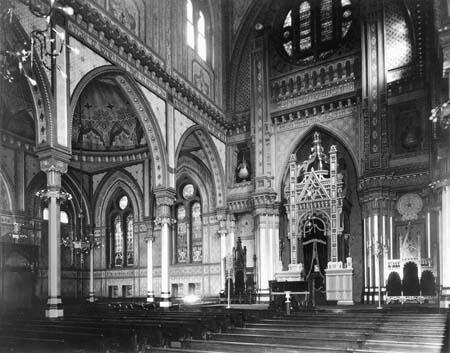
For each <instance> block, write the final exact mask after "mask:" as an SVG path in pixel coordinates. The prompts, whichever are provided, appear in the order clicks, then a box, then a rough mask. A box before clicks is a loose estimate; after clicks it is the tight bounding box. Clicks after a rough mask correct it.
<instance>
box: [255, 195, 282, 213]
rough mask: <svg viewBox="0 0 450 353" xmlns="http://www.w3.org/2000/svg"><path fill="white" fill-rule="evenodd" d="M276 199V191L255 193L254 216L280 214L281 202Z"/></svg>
mask: <svg viewBox="0 0 450 353" xmlns="http://www.w3.org/2000/svg"><path fill="white" fill-rule="evenodd" d="M276 199H277V193H276V192H274V191H265V192H255V193H254V194H253V195H251V201H252V205H253V210H254V214H255V215H260V214H271V215H273V214H278V212H279V202H276V201H275V200H276Z"/></svg>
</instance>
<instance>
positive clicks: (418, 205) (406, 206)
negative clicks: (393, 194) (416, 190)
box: [397, 193, 423, 221]
mask: <svg viewBox="0 0 450 353" xmlns="http://www.w3.org/2000/svg"><path fill="white" fill-rule="evenodd" d="M422 207H423V201H422V198H421V197H420V196H419V195H417V194H412V193H410V194H405V195H403V196H401V197H400V198H399V199H398V201H397V210H398V212H399V213H400V214H401V215H402V220H404V221H409V220H413V219H417V214H418V213H419V212H420V211H421V210H422Z"/></svg>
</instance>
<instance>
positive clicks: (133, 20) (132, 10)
mask: <svg viewBox="0 0 450 353" xmlns="http://www.w3.org/2000/svg"><path fill="white" fill-rule="evenodd" d="M107 10H108V11H109V12H111V13H112V15H113V16H114V17H115V18H116V19H117V20H118V21H119V22H120V23H121V24H122V25H123V26H125V27H126V28H127V29H129V30H130V31H131V32H133V33H134V34H136V35H138V34H139V9H138V7H137V5H136V3H135V1H133V0H108V1H107Z"/></svg>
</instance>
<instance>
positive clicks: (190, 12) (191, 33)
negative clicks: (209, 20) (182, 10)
mask: <svg viewBox="0 0 450 353" xmlns="http://www.w3.org/2000/svg"><path fill="white" fill-rule="evenodd" d="M186 42H187V44H188V45H189V46H190V47H191V48H192V49H195V30H194V9H193V8H192V1H191V0H186Z"/></svg>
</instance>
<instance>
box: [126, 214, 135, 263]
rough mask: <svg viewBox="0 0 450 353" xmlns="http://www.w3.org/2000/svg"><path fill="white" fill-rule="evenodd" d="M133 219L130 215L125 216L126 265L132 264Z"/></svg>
mask: <svg viewBox="0 0 450 353" xmlns="http://www.w3.org/2000/svg"><path fill="white" fill-rule="evenodd" d="M133 226H134V219H133V215H132V214H131V213H130V214H129V215H128V216H127V265H133V264H134V234H133Z"/></svg>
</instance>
